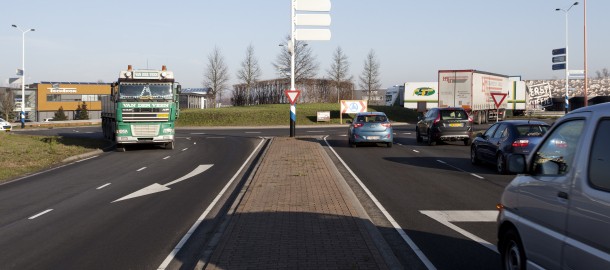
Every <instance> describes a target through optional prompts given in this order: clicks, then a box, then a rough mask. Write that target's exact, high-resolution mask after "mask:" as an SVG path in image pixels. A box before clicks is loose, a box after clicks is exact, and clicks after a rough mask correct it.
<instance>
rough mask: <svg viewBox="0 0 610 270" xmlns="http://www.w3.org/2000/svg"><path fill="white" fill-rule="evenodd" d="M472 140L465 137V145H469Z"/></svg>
mask: <svg viewBox="0 0 610 270" xmlns="http://www.w3.org/2000/svg"><path fill="white" fill-rule="evenodd" d="M471 142H472V140H471V139H464V146H469V145H470V143H471Z"/></svg>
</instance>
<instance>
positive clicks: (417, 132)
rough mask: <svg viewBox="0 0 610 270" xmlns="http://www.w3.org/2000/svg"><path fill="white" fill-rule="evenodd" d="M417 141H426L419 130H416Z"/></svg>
mask: <svg viewBox="0 0 610 270" xmlns="http://www.w3.org/2000/svg"><path fill="white" fill-rule="evenodd" d="M415 140H417V142H418V143H420V142H423V141H424V139H423V138H422V137H421V134H420V133H419V128H416V129H415Z"/></svg>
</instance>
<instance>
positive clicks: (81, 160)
mask: <svg viewBox="0 0 610 270" xmlns="http://www.w3.org/2000/svg"><path fill="white" fill-rule="evenodd" d="M96 157H99V156H92V157H88V158H83V159H80V160H77V161H74V163H79V162H83V161H85V160H90V159H92V158H96Z"/></svg>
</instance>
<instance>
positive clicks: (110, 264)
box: [0, 128, 262, 269]
mask: <svg viewBox="0 0 610 270" xmlns="http://www.w3.org/2000/svg"><path fill="white" fill-rule="evenodd" d="M69 130H74V129H69ZM77 130H78V131H79V132H71V133H77V134H89V135H86V136H97V135H98V133H99V131H98V132H96V131H92V130H91V128H83V129H80V128H79V129H77ZM98 130H99V128H98ZM56 131H58V130H56ZM45 132H46V131H45ZM59 132H60V133H62V132H63V133H68V132H69V131H68V129H66V130H59ZM89 132H91V133H89ZM261 141H262V139H260V138H256V137H232V136H223V137H221V136H210V135H205V134H189V133H186V134H184V135H181V136H179V138H178V139H177V144H176V149H175V150H164V149H156V148H155V147H137V148H136V149H132V151H127V152H125V153H118V152H112V151H110V152H105V153H103V154H100V155H99V156H95V157H92V158H90V159H88V160H83V161H80V162H76V163H72V164H68V165H66V166H62V167H59V168H56V169H53V170H49V171H45V172H42V173H40V174H37V175H33V176H30V177H27V178H25V179H21V180H19V181H14V182H11V183H8V184H5V185H2V186H0V247H1V249H2V252H0V265H2V267H1V268H2V269H157V267H159V266H160V265H161V263H162V262H163V261H164V260H165V259H166V258H167V256H168V255H169V254H170V253H171V252H172V250H173V248H174V247H175V246H176V245H177V244H178V243H179V241H180V240H181V239H182V238H183V236H184V235H185V234H186V233H187V232H188V231H189V229H190V228H191V226H192V225H193V224H195V222H196V221H197V219H198V218H200V216H202V213H203V212H204V211H205V210H206V208H208V207H209V205H211V203H212V201H213V200H214V198H215V197H216V196H217V195H218V194H219V192H220V191H221V190H222V189H223V187H224V186H225V185H226V184H227V182H228V181H230V179H232V177H233V176H234V175H235V174H236V172H237V171H238V169H239V168H240V167H241V166H242V164H243V163H244V162H245V161H246V159H247V158H248V157H249V155H250V154H251V153H252V152H253V151H254V150H255V148H256V147H257V146H258V145H259V144H260V142H261ZM200 166H202V167H200ZM191 172H192V174H193V175H192V176H191V177H185V175H187V174H189V173H191ZM147 187H148V188H149V189H146V188H147ZM151 188H157V189H156V190H151ZM148 191H151V192H152V191H154V193H151V194H147V195H142V196H138V195H139V194H138V193H137V192H140V193H144V194H145V193H147V192H148ZM130 196H131V197H130ZM121 198H124V200H120V201H117V200H118V199H121ZM208 222H212V221H211V220H210V219H207V220H204V221H203V222H202V226H203V227H205V226H206V223H208ZM187 257H188V256H187ZM174 261H175V262H174V264H184V263H187V264H191V263H192V262H180V256H178V257H177V259H176V260H174ZM176 261H177V262H176Z"/></svg>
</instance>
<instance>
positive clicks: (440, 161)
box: [436, 159, 485, 179]
mask: <svg viewBox="0 0 610 270" xmlns="http://www.w3.org/2000/svg"><path fill="white" fill-rule="evenodd" d="M436 161H437V162H439V163H442V164H445V165H447V166H449V167H451V168H454V169H456V170H458V171H460V172H465V173H468V174H470V175H472V176H474V177H476V178H479V179H485V177H482V176H480V175H476V174H474V173H471V172H467V171H464V170H462V169H460V168H458V167H455V166H453V165H451V164H449V163H447V162H445V161H442V160H440V159H437V160H436Z"/></svg>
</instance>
